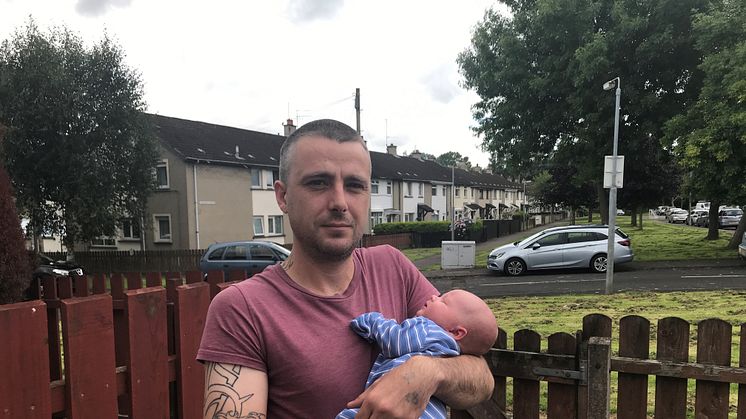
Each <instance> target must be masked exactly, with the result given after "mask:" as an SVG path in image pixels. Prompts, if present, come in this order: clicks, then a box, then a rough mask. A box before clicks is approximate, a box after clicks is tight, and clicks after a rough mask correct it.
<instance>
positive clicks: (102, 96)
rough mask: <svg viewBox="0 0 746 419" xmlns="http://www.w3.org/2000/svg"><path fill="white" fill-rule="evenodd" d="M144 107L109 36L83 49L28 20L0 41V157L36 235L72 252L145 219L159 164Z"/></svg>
mask: <svg viewBox="0 0 746 419" xmlns="http://www.w3.org/2000/svg"><path fill="white" fill-rule="evenodd" d="M144 110H145V103H144V100H143V89H142V83H141V81H140V77H139V75H138V74H137V73H136V72H134V71H133V70H131V69H129V68H128V67H127V66H126V65H125V64H124V52H123V51H122V50H121V48H120V47H119V46H118V45H116V44H115V43H114V42H113V41H112V40H111V39H109V38H108V37H107V36H104V37H103V39H102V40H100V41H99V42H98V43H96V44H95V45H93V46H91V47H89V48H88V47H86V46H84V45H83V42H82V41H81V39H80V38H79V37H78V36H77V35H76V34H74V33H72V32H71V31H69V30H68V29H65V28H63V29H52V30H49V31H48V32H46V33H45V32H41V31H40V30H39V28H38V27H37V26H36V24H35V23H34V21H33V20H30V21H29V22H28V24H27V26H26V27H25V28H23V29H21V30H17V31H16V32H15V34H14V35H13V36H12V37H11V38H10V39H8V40H5V41H4V42H3V43H2V46H0V122H1V123H3V124H5V125H6V126H7V127H8V128H9V129H8V133H7V138H6V141H5V146H4V150H3V155H2V158H3V160H4V161H5V164H6V166H7V168H8V172H9V174H10V176H11V179H12V181H13V184H14V186H15V189H16V192H17V199H18V201H17V204H18V207H19V209H20V210H21V211H22V212H23V214H25V215H26V216H27V217H29V218H30V220H31V223H30V225H31V226H32V229H33V233H34V235H35V236H37V235H39V234H41V232H42V231H43V232H47V233H50V232H51V233H56V234H61V235H63V236H64V243H65V245H66V246H67V248H68V249H72V248H73V244H74V243H76V242H85V241H89V240H91V239H93V238H95V237H98V236H101V235H113V234H114V233H115V231H116V224H117V221H118V220H119V219H121V218H126V217H135V218H138V217H139V216H140V215H141V214H142V213H143V211H144V205H145V202H146V198H147V196H148V194H149V193H150V192H151V191H152V190H153V188H154V187H155V185H154V182H155V181H154V177H153V169H154V167H155V163H156V158H157V143H156V140H155V137H154V136H153V134H152V130H151V128H150V127H149V126H148V123H147V120H146V118H145V115H144V114H143V111H144Z"/></svg>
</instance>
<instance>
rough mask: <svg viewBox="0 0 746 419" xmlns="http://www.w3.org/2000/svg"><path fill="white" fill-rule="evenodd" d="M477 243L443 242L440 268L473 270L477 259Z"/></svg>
mask: <svg viewBox="0 0 746 419" xmlns="http://www.w3.org/2000/svg"><path fill="white" fill-rule="evenodd" d="M476 249H477V245H476V242H473V241H443V242H441V251H440V267H441V268H442V269H458V268H473V267H474V261H475V258H476Z"/></svg>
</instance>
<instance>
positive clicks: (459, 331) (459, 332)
mask: <svg viewBox="0 0 746 419" xmlns="http://www.w3.org/2000/svg"><path fill="white" fill-rule="evenodd" d="M449 332H450V333H451V334H452V335H453V338H454V339H456V341H459V340H461V339H463V338H465V337H466V334H467V333H468V331H467V330H466V328H465V327H464V326H456V327H454V328H453V329H451V330H449Z"/></svg>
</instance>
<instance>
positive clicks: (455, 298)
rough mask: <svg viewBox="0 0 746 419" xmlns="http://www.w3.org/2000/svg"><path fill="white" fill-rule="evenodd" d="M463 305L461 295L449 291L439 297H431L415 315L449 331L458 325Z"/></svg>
mask: <svg viewBox="0 0 746 419" xmlns="http://www.w3.org/2000/svg"><path fill="white" fill-rule="evenodd" d="M464 303H465V301H464V298H463V295H462V294H461V293H460V292H457V291H449V292H447V293H445V294H443V295H441V296H437V295H433V296H432V297H430V299H429V300H428V301H427V302H426V303H425V306H424V307H422V308H421V309H419V310H418V311H417V315H418V316H424V317H427V318H428V319H430V320H432V321H434V322H435V323H437V324H438V326H440V327H442V328H444V329H445V330H451V328H453V327H455V326H457V325H458V320H459V314H460V312H461V310H462V304H464Z"/></svg>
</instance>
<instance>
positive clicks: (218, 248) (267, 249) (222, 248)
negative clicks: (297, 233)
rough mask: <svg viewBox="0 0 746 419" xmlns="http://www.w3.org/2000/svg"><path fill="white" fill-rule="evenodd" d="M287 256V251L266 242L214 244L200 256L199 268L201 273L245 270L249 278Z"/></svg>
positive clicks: (288, 253) (277, 245) (288, 254)
mask: <svg viewBox="0 0 746 419" xmlns="http://www.w3.org/2000/svg"><path fill="white" fill-rule="evenodd" d="M288 256H290V251H289V250H288V249H286V248H284V247H282V246H280V245H279V244H277V243H273V242H268V241H260V240H255V241H238V242H226V243H215V244H212V245H210V247H208V248H207V251H205V254H204V255H202V258H201V259H200V261H199V268H200V270H201V271H202V272H207V271H212V270H224V271H230V270H232V269H245V270H246V274H247V275H248V276H251V275H254V274H256V273H259V272H261V271H263V270H264V268H266V267H267V266H270V265H274V264H276V263H279V262H282V261H283V260H285V259H287V258H288Z"/></svg>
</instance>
